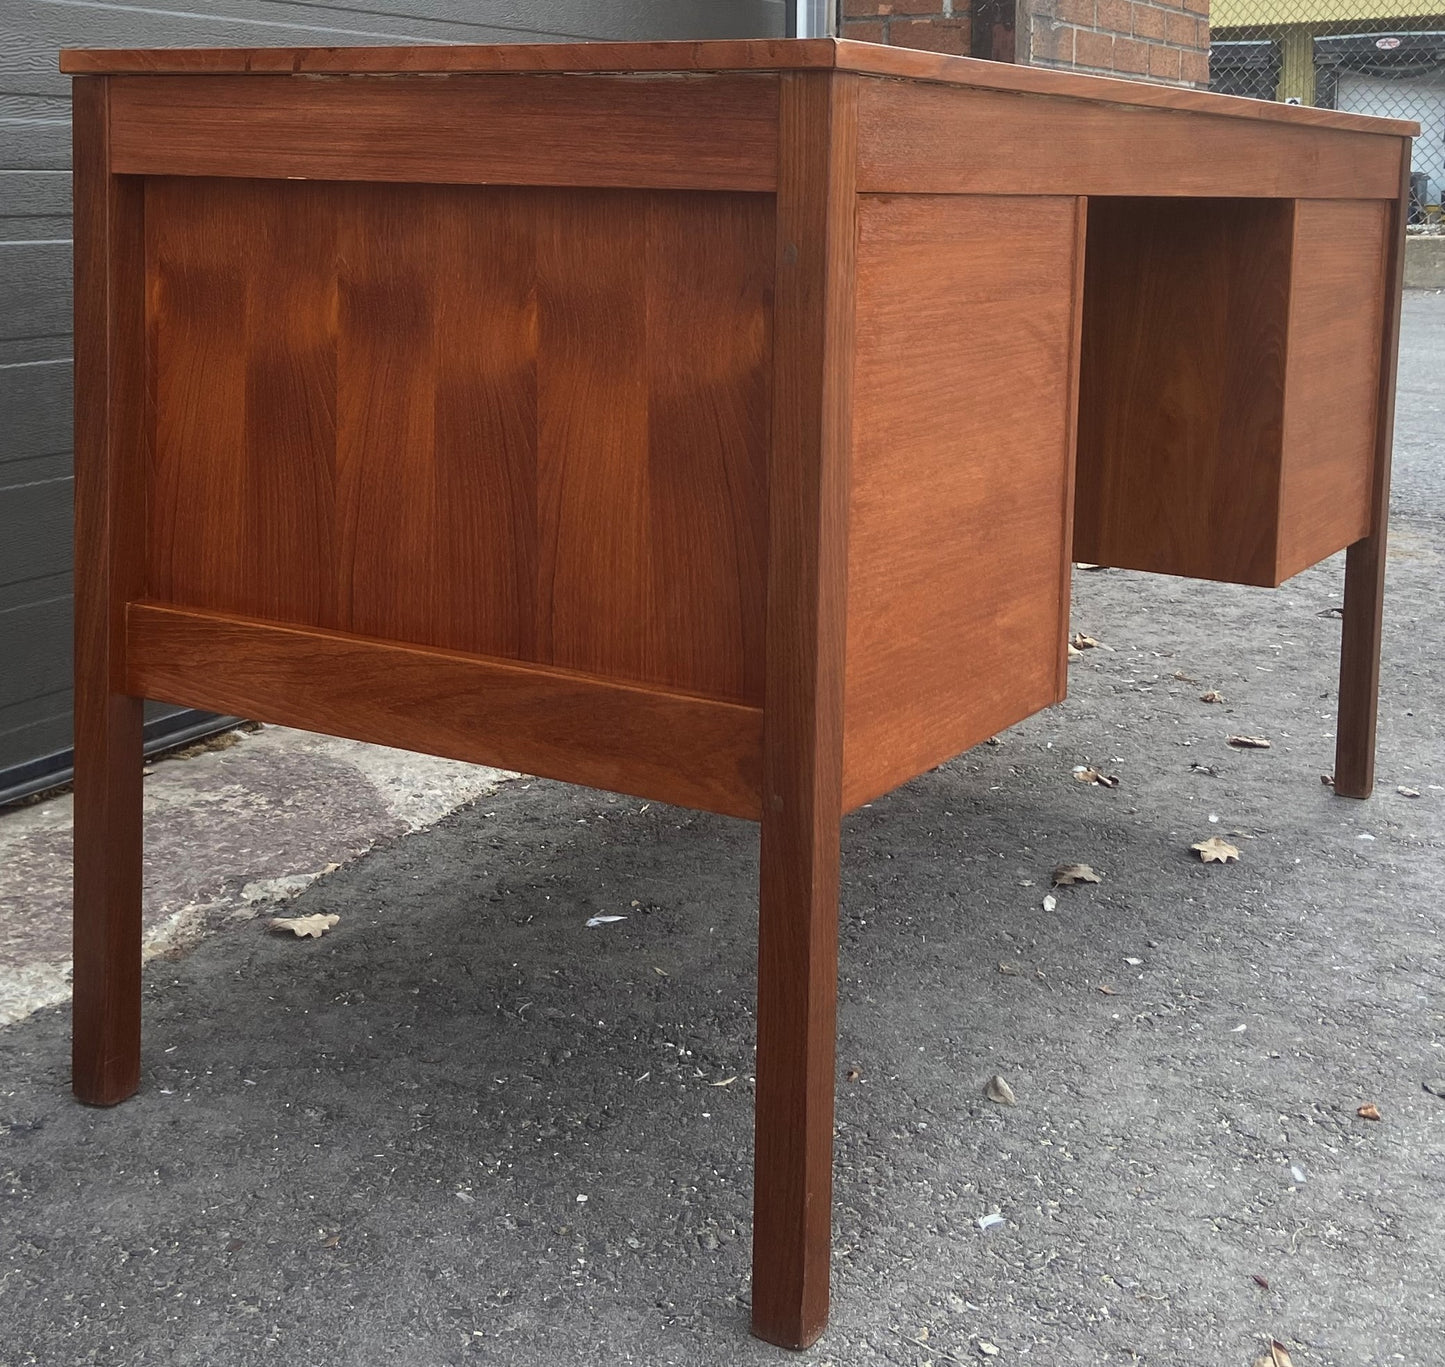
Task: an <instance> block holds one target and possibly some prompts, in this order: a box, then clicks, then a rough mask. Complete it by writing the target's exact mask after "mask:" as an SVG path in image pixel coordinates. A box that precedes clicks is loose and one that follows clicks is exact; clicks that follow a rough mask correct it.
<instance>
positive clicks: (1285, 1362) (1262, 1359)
mask: <svg viewBox="0 0 1445 1367" xmlns="http://www.w3.org/2000/svg"><path fill="white" fill-rule="evenodd" d="M1254 1367H1294V1361H1293V1359H1291V1357H1290V1355H1289V1349H1288V1348H1286V1347H1285V1346H1284V1344H1282V1343H1281V1342H1280V1341H1279V1340H1278V1339H1270V1341H1269V1351H1268V1352H1264V1353H1261V1354H1260V1355H1259V1356H1258V1357H1257V1358H1255V1360H1254Z"/></svg>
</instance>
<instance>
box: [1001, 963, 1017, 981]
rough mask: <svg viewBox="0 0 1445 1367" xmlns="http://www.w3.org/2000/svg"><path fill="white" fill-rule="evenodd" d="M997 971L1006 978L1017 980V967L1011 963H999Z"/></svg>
mask: <svg viewBox="0 0 1445 1367" xmlns="http://www.w3.org/2000/svg"><path fill="white" fill-rule="evenodd" d="M998 971H999V972H1000V973H1002V974H1003V975H1004V977H1006V978H1017V977H1018V975H1019V966H1018V965H1017V964H1011V963H1000V964H999V966H998Z"/></svg>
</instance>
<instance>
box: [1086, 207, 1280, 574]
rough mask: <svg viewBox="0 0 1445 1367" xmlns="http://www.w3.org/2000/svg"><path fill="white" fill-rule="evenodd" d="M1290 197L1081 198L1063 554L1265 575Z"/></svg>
mask: <svg viewBox="0 0 1445 1367" xmlns="http://www.w3.org/2000/svg"><path fill="white" fill-rule="evenodd" d="M1291 223H1292V214H1291V207H1290V205H1289V204H1287V203H1277V202H1272V201H1251V200H1238V199H1236V200H1215V201H1210V202H1208V203H1198V202H1192V203H1191V202H1181V201H1177V200H1164V199H1095V200H1092V201H1091V202H1090V205H1089V229H1088V251H1087V258H1086V266H1085V286H1084V320H1083V337H1082V351H1081V363H1080V386H1081V388H1080V397H1079V438H1078V481H1077V486H1076V492H1075V500H1074V508H1075V512H1074V554H1075V555H1076V556H1077V557H1078V558H1079V559H1081V560H1086V561H1091V562H1093V563H1095V564H1100V565H1118V566H1122V567H1124V568H1128V569H1138V570H1152V571H1155V572H1157V573H1162V574H1184V575H1192V576H1194V577H1196V578H1201V579H1220V580H1227V581H1232V582H1237V583H1245V584H1274V583H1275V582H1276V573H1275V563H1276V546H1277V533H1278V522H1279V468H1280V446H1281V440H1282V435H1281V433H1282V422H1283V394H1284V383H1285V342H1286V326H1287V311H1288V290H1289V263H1290V243H1291Z"/></svg>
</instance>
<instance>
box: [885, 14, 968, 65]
mask: <svg viewBox="0 0 1445 1367" xmlns="http://www.w3.org/2000/svg"><path fill="white" fill-rule="evenodd" d="M972 27H973V26H972V24H971V23H970V22H969V21H968V20H967V19H895V20H894V21H893V22H892V23H891V24H890V25H889V26H888V36H889V38H890V39H891V40H892V42H893V45H894V46H895V47H918V48H926V49H927V50H928V51H929V52H953V53H958V54H960V55H962V56H965V57H966V56H967V55H968V49H969V40H970V39H971V38H972V36H973V34H972Z"/></svg>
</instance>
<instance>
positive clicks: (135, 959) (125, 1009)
mask: <svg viewBox="0 0 1445 1367" xmlns="http://www.w3.org/2000/svg"><path fill="white" fill-rule="evenodd" d="M107 98H108V83H107V81H106V79H105V78H104V77H99V78H95V79H88V80H79V81H77V82H76V85H75V99H74V139H75V154H74V168H75V182H74V184H75V395H76V404H75V533H76V535H75V542H76V546H77V549H78V551H79V554H78V556H77V560H76V569H75V903H74V906H75V915H74V926H75V932H74V933H75V950H74V959H75V977H74V982H75V995H74V1015H73V1025H72V1042H71V1059H72V1086H73V1087H74V1090H75V1094H76V1096H78V1097H79V1098H80V1099H81V1100H82V1101H86V1102H89V1103H90V1104H92V1105H96V1106H109V1105H114V1104H115V1103H116V1102H118V1101H123V1100H124V1099H125V1098H126V1097H127V1096H129V1095H130V1094H131V1093H132V1092H133V1091H135V1089H136V1086H137V1084H138V1083H139V1080H140V986H141V982H140V971H141V702H140V698H139V696H136V695H134V693H133V690H129V689H127V688H126V687H125V683H124V677H123V676H124V669H125V620H124V607H125V603H126V601H127V600H128V599H130V598H132V597H134V596H135V594H136V593H137V592H138V591H139V589H140V584H141V576H142V559H141V542H142V534H143V526H144V522H143V518H142V515H141V510H142V507H143V503H142V500H143V497H144V491H143V486H142V484H141V474H142V470H143V468H144V464H145V459H146V449H145V422H144V412H145V408H144V397H145V388H144V381H143V373H142V365H143V360H144V354H145V352H144V347H143V346H142V345H141V339H142V328H143V303H144V296H143V290H142V282H143V278H144V275H143V270H142V250H143V246H142V239H141V199H140V187H139V186H138V185H136V184H135V183H134V182H126V181H119V180H115V179H113V178H112V177H111V176H110V175H109V174H108V172H107V168H106V150H107V140H106V108H107Z"/></svg>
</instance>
